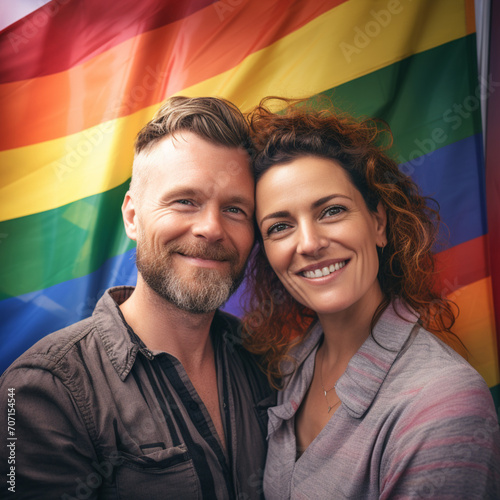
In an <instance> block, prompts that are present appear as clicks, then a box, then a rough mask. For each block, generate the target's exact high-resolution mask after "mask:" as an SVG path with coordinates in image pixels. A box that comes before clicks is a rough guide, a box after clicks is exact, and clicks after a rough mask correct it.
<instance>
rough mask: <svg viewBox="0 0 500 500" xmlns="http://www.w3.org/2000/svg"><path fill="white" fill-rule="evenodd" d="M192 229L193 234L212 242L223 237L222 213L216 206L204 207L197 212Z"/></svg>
mask: <svg viewBox="0 0 500 500" xmlns="http://www.w3.org/2000/svg"><path fill="white" fill-rule="evenodd" d="M192 230H193V234H194V236H196V237H197V238H204V239H206V240H207V241H211V242H214V241H220V240H222V239H224V227H223V221H222V213H221V212H220V210H219V209H218V208H208V207H207V208H205V209H204V210H202V211H201V212H200V213H199V214H198V216H197V218H196V221H195V222H194V223H193V228H192Z"/></svg>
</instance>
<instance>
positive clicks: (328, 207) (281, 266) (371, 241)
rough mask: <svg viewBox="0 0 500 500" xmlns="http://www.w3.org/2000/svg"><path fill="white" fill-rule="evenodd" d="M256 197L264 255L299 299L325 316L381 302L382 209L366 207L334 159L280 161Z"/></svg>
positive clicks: (267, 172)
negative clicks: (379, 276) (371, 209)
mask: <svg viewBox="0 0 500 500" xmlns="http://www.w3.org/2000/svg"><path fill="white" fill-rule="evenodd" d="M256 199H257V222H258V224H259V229H260V231H261V234H262V239H263V244H264V249H265V252H266V256H267V258H268V260H269V263H270V264H271V267H272V268H273V269H274V272H275V273H276V275H277V276H278V278H279V279H280V280H281V281H282V283H283V285H284V286H285V288H286V289H287V290H288V292H289V293H290V294H291V295H292V296H293V297H294V298H295V299H296V300H297V301H299V302H300V303H301V304H303V305H305V306H306V307H309V308H310V309H312V310H313V311H315V312H317V313H318V315H320V316H321V315H322V314H331V313H336V312H340V311H343V310H346V309H347V308H351V307H352V306H353V305H356V304H358V305H359V306H360V307H366V306H367V305H368V304H370V305H371V304H372V303H375V302H376V303H377V304H378V303H380V300H381V290H380V287H379V284H378V281H377V273H378V268H379V261H378V254H377V250H376V248H377V245H378V244H379V245H383V244H384V243H385V224H386V219H385V211H384V209H383V208H382V207H381V206H379V207H378V209H377V211H375V212H372V211H370V210H369V209H368V207H367V206H366V203H365V201H364V199H363V197H362V195H361V193H360V192H359V191H358V190H357V189H356V187H355V186H354V184H353V183H352V182H351V180H350V178H349V176H348V174H347V173H346V172H345V170H344V169H343V168H342V167H341V166H340V165H339V164H338V163H337V162H335V161H333V160H329V159H326V158H319V157H314V156H304V157H299V158H297V159H295V160H293V161H292V162H290V163H286V164H281V165H276V166H274V167H272V168H270V169H269V170H267V171H266V172H265V173H264V175H263V176H262V177H261V178H260V179H259V181H258V183H257V193H256Z"/></svg>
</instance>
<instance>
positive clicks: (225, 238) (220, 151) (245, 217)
mask: <svg viewBox="0 0 500 500" xmlns="http://www.w3.org/2000/svg"><path fill="white" fill-rule="evenodd" d="M148 161H151V162H153V163H152V168H151V169H150V175H149V176H148V182H147V185H146V186H144V187H143V192H142V196H141V201H140V206H137V205H138V203H139V202H138V201H136V205H135V218H134V220H135V226H136V235H135V238H134V239H136V240H137V269H138V271H139V273H140V275H141V276H142V279H143V280H144V281H145V282H146V284H147V285H148V286H149V287H150V288H151V289H152V290H153V291H155V292H156V293H157V294H158V295H159V296H161V297H163V298H164V299H166V300H168V301H169V302H171V303H173V304H174V305H175V306H177V307H178V308H180V309H182V310H186V311H189V312H191V313H197V314H199V313H205V312H209V311H214V310H215V309H217V308H218V307H220V306H221V305H222V304H223V303H224V302H225V301H226V300H227V299H228V298H229V296H230V295H231V293H233V292H234V291H235V290H236V288H237V287H238V285H239V284H240V283H241V280H242V277H243V273H244V268H245V263H246V260H247V258H248V255H249V253H250V250H251V248H252V245H253V239H254V233H253V222H252V216H253V212H254V182H253V178H252V176H251V173H250V167H249V157H248V154H247V153H246V152H245V151H244V150H242V149H240V148H227V147H223V146H219V145H214V144H211V143H209V142H208V141H206V140H204V139H202V138H200V137H199V136H197V135H196V134H193V133H192V132H187V131H186V132H181V133H179V134H177V136H176V137H175V138H172V137H167V138H166V139H163V140H162V141H160V142H159V143H158V144H157V145H156V146H155V150H154V151H153V152H152V153H151V154H150V158H149V159H148Z"/></svg>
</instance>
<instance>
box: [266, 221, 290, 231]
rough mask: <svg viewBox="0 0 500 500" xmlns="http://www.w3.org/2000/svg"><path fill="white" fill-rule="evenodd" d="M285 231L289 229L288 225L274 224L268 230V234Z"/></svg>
mask: <svg viewBox="0 0 500 500" xmlns="http://www.w3.org/2000/svg"><path fill="white" fill-rule="evenodd" d="M285 229H288V224H284V223H283V222H278V223H277V224H273V225H272V226H271V227H270V228H269V229H268V230H267V234H272V233H281V232H282V231H284V230H285Z"/></svg>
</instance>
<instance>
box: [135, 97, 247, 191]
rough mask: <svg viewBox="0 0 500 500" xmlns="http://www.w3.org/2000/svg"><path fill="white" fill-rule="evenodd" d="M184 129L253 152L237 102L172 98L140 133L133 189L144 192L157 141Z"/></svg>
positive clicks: (222, 143) (203, 98)
mask: <svg viewBox="0 0 500 500" xmlns="http://www.w3.org/2000/svg"><path fill="white" fill-rule="evenodd" d="M182 131H189V132H192V133H195V134H197V135H198V136H200V137H201V138H202V139H205V140H207V141H209V142H211V143H213V144H217V145H220V146H225V147H230V148H238V147H239V148H242V149H244V150H246V151H247V152H248V153H249V154H250V155H251V151H252V142H251V140H250V135H249V129H248V124H247V121H246V120H245V117H244V116H243V114H242V113H241V111H240V110H239V109H238V108H237V107H236V106H235V105H234V104H232V103H231V102H229V101H227V100H226V99H222V98H218V97H182V96H174V97H170V98H169V99H167V101H165V103H164V104H163V105H162V106H161V108H160V109H159V110H158V111H157V112H156V113H155V115H154V116H153V118H152V119H151V121H150V122H149V123H147V124H146V125H145V126H144V128H143V129H142V130H141V131H140V132H139V134H138V135H137V139H136V142H135V157H134V165H133V173H132V182H131V185H130V189H131V191H132V192H135V193H136V195H138V196H139V195H140V191H142V186H143V184H144V183H145V181H146V177H147V172H148V170H149V167H150V163H151V162H148V159H147V157H148V155H149V153H151V152H152V151H154V146H155V144H157V143H158V142H159V141H160V140H162V139H164V138H165V137H169V136H175V135H176V133H178V132H182Z"/></svg>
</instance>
